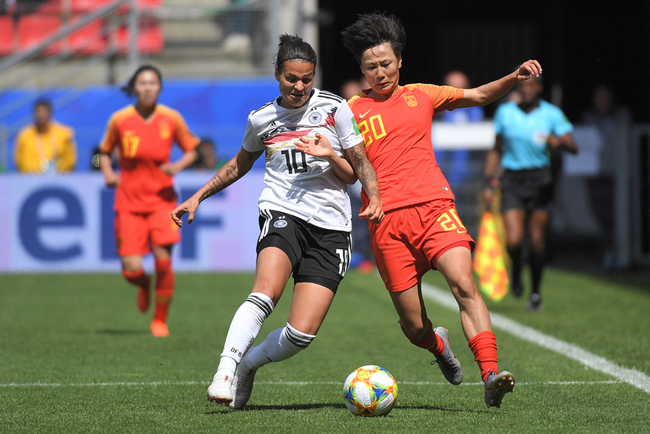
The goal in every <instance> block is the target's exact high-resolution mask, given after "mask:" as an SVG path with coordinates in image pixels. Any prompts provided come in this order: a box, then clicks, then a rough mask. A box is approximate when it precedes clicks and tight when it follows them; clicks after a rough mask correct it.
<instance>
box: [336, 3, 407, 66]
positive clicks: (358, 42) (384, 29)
mask: <svg viewBox="0 0 650 434" xmlns="http://www.w3.org/2000/svg"><path fill="white" fill-rule="evenodd" d="M341 35H343V45H344V46H345V47H346V48H347V49H348V50H350V52H351V53H352V55H353V56H354V58H355V59H357V62H359V64H361V57H362V56H363V53H364V52H365V51H366V50H367V49H368V48H372V47H376V46H377V45H381V44H383V43H385V42H388V43H390V44H391V46H392V47H393V52H394V53H395V56H397V58H398V59H399V58H400V57H402V50H404V46H405V45H406V31H405V30H404V26H402V23H401V22H400V20H399V18H397V17H396V16H395V15H385V14H383V13H373V14H362V15H359V18H358V19H357V20H356V21H355V22H354V23H353V24H351V25H349V26H348V27H347V28H346V29H345V30H343V31H342V32H341Z"/></svg>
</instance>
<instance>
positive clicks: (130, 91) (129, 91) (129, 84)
mask: <svg viewBox="0 0 650 434" xmlns="http://www.w3.org/2000/svg"><path fill="white" fill-rule="evenodd" d="M143 71H153V72H154V73H155V74H156V75H157V76H158V81H159V82H160V87H161V88H162V73H161V72H160V70H159V69H158V68H156V67H155V66H153V65H142V66H141V67H139V68H138V69H137V70H136V71H135V72H134V73H133V75H132V76H131V78H130V79H129V81H128V82H127V83H126V86H123V87H122V90H123V91H124V92H125V93H126V94H127V95H128V96H132V95H133V89H134V87H135V81H136V80H137V79H138V75H139V74H140V73H141V72H143Z"/></svg>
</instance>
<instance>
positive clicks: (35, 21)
mask: <svg viewBox="0 0 650 434" xmlns="http://www.w3.org/2000/svg"><path fill="white" fill-rule="evenodd" d="M60 27H61V18H59V17H56V16H50V15H39V14H31V15H22V16H20V18H18V41H19V42H18V47H19V48H20V49H21V50H26V49H28V48H31V47H33V46H34V45H36V44H38V43H40V42H42V41H43V40H45V39H47V38H48V37H49V36H51V35H53V34H54V33H55V32H56V31H57V30H59V28H60ZM60 51H61V43H60V41H57V42H55V43H53V44H51V45H50V46H49V47H47V48H46V49H45V50H43V52H42V54H43V55H53V54H58V53H59V52H60Z"/></svg>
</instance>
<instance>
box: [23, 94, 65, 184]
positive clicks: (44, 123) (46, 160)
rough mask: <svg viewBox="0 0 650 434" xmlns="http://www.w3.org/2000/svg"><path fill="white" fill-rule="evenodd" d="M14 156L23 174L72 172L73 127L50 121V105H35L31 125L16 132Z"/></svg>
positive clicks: (38, 102) (42, 100)
mask: <svg viewBox="0 0 650 434" xmlns="http://www.w3.org/2000/svg"><path fill="white" fill-rule="evenodd" d="M14 157H15V161H16V167H17V168H18V171H20V172H23V173H46V172H59V173H62V172H71V171H72V170H74V168H75V165H76V164H77V145H76V144H75V141H74V131H73V130H72V128H70V127H68V126H66V125H63V124H60V123H58V122H56V121H54V120H52V104H51V103H50V102H49V101H48V100H46V99H39V100H38V101H36V103H35V104H34V124H33V125H28V126H26V127H25V128H23V129H22V130H21V131H20V133H18V138H17V139H16V147H15V150H14Z"/></svg>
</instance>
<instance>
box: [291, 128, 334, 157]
mask: <svg viewBox="0 0 650 434" xmlns="http://www.w3.org/2000/svg"><path fill="white" fill-rule="evenodd" d="M295 143H296V150H298V151H302V152H304V153H305V154H308V155H312V156H314V157H322V158H330V157H331V156H332V153H333V152H334V151H333V150H332V145H331V144H330V142H329V140H327V137H325V136H324V135H322V134H321V133H316V137H309V136H305V137H301V138H300V142H298V141H296V142H295Z"/></svg>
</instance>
